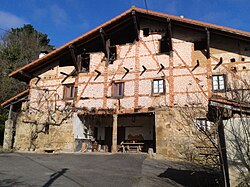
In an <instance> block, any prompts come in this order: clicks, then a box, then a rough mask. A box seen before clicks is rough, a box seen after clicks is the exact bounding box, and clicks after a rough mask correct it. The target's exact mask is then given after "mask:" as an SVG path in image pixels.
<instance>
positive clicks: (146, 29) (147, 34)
mask: <svg viewBox="0 0 250 187" xmlns="http://www.w3.org/2000/svg"><path fill="white" fill-rule="evenodd" d="M142 30H143V36H144V37H147V36H149V28H144V29H142Z"/></svg>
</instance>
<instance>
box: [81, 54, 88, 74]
mask: <svg viewBox="0 0 250 187" xmlns="http://www.w3.org/2000/svg"><path fill="white" fill-rule="evenodd" d="M81 56H82V72H89V64H90V55H89V54H86V53H83V54H82V55H81Z"/></svg>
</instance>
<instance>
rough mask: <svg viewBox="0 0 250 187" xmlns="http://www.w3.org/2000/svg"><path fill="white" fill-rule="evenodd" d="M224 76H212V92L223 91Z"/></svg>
mask: <svg viewBox="0 0 250 187" xmlns="http://www.w3.org/2000/svg"><path fill="white" fill-rule="evenodd" d="M225 83H226V81H225V75H213V91H225V90H226V85H225Z"/></svg>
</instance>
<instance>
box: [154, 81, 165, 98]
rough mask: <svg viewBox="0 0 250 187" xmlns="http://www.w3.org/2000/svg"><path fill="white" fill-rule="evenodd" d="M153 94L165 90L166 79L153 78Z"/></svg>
mask: <svg viewBox="0 0 250 187" xmlns="http://www.w3.org/2000/svg"><path fill="white" fill-rule="evenodd" d="M152 91H153V94H161V93H164V92H165V81H164V79H158V80H153V88H152Z"/></svg>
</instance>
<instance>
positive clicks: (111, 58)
mask: <svg viewBox="0 0 250 187" xmlns="http://www.w3.org/2000/svg"><path fill="white" fill-rule="evenodd" d="M116 58H117V52H116V46H110V47H109V63H110V64H113V62H114V61H115V60H116Z"/></svg>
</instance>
